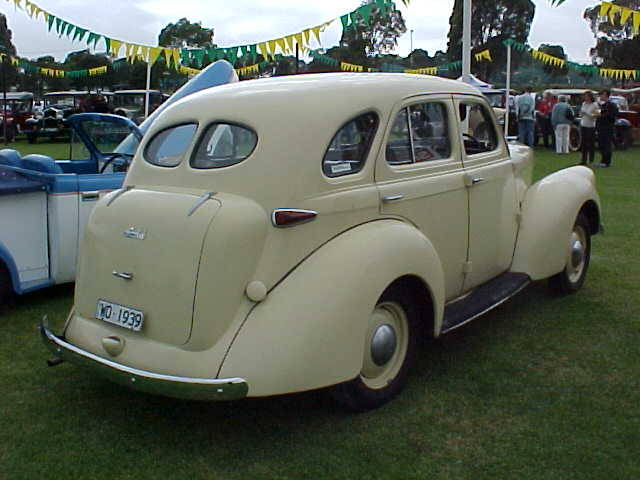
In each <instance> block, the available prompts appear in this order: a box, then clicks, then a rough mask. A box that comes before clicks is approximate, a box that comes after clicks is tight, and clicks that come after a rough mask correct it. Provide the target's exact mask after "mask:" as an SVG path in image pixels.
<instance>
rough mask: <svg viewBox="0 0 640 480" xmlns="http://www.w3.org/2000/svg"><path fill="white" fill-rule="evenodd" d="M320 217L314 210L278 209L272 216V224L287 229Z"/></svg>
mask: <svg viewBox="0 0 640 480" xmlns="http://www.w3.org/2000/svg"><path fill="white" fill-rule="evenodd" d="M317 216H318V213H317V212H314V211H312V210H299V209H294V208H278V209H277V210H274V211H273V214H272V215H271V222H272V223H273V226H274V227H279V228H285V227H293V226H295V225H300V224H301V223H306V222H310V221H311V220H313V219H314V218H316V217H317Z"/></svg>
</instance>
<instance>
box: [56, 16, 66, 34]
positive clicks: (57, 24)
mask: <svg viewBox="0 0 640 480" xmlns="http://www.w3.org/2000/svg"><path fill="white" fill-rule="evenodd" d="M62 22H63V20H62V19H61V18H56V32H58V33H60V25H62ZM65 23H66V22H65Z"/></svg>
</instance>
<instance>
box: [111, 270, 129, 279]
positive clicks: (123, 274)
mask: <svg viewBox="0 0 640 480" xmlns="http://www.w3.org/2000/svg"><path fill="white" fill-rule="evenodd" d="M111 274H112V275H113V276H114V277H118V278H122V279H123V280H133V273H128V272H118V271H116V270H114V271H113V272H111Z"/></svg>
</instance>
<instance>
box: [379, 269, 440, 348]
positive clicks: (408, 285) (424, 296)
mask: <svg viewBox="0 0 640 480" xmlns="http://www.w3.org/2000/svg"><path fill="white" fill-rule="evenodd" d="M396 285H399V286H401V287H402V288H405V289H407V290H408V291H409V292H410V295H411V298H412V300H413V301H414V302H415V304H416V305H417V306H418V312H419V314H420V321H421V322H422V324H423V326H424V328H425V330H424V331H425V333H427V334H428V335H429V336H430V337H436V336H437V334H438V332H436V329H435V328H436V322H435V319H436V315H437V310H436V308H435V305H436V304H435V302H434V299H433V292H432V291H431V288H430V286H429V284H428V283H427V281H425V279H423V278H421V277H419V276H417V275H403V276H402V277H399V278H397V279H395V280H394V281H393V282H391V284H390V285H389V286H388V287H387V288H391V287H394V286H396Z"/></svg>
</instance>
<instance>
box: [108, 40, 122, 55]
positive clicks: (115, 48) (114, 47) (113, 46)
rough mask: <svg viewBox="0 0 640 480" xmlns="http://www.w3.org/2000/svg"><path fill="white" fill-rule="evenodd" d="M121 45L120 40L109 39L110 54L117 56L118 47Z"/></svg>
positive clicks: (118, 52) (118, 53)
mask: <svg viewBox="0 0 640 480" xmlns="http://www.w3.org/2000/svg"><path fill="white" fill-rule="evenodd" d="M121 47H122V42H121V41H120V40H113V39H112V40H111V56H112V57H114V58H115V57H118V56H119V55H120V48H121Z"/></svg>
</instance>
